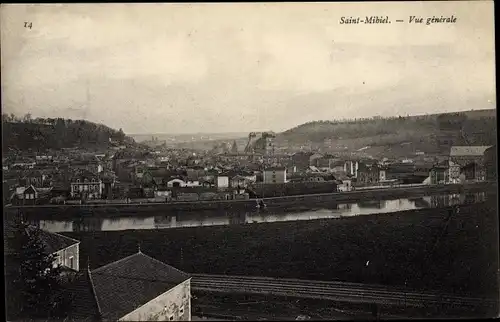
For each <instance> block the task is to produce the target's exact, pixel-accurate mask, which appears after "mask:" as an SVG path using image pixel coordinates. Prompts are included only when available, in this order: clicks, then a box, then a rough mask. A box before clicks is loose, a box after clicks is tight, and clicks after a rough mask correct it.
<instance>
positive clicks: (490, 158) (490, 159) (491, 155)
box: [483, 144, 498, 181]
mask: <svg viewBox="0 0 500 322" xmlns="http://www.w3.org/2000/svg"><path fill="white" fill-rule="evenodd" d="M483 162H484V167H485V168H486V169H485V170H486V180H487V181H497V180H498V174H497V162H498V158H497V146H496V144H495V145H494V146H492V147H490V148H488V149H486V151H484V161H483Z"/></svg>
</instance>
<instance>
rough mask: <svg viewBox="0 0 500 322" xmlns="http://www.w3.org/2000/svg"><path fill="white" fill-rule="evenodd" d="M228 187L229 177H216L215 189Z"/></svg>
mask: <svg viewBox="0 0 500 322" xmlns="http://www.w3.org/2000/svg"><path fill="white" fill-rule="evenodd" d="M227 187H229V177H226V176H218V177H217V188H227Z"/></svg>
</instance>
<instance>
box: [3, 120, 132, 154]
mask: <svg viewBox="0 0 500 322" xmlns="http://www.w3.org/2000/svg"><path fill="white" fill-rule="evenodd" d="M2 133H3V138H2V141H3V142H2V143H3V145H2V150H3V151H8V150H11V149H14V150H29V149H31V150H34V151H36V150H45V149H61V148H72V147H79V148H107V147H110V146H113V145H118V144H135V141H134V140H133V139H131V138H129V137H127V136H126V135H125V134H124V133H123V131H122V130H121V129H120V130H119V131H117V130H114V129H111V128H109V127H107V126H105V125H102V124H96V123H92V122H89V121H85V120H70V119H62V118H57V119H34V120H31V119H23V120H17V119H15V118H9V117H3V118H2Z"/></svg>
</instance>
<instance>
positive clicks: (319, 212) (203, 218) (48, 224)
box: [31, 192, 486, 232]
mask: <svg viewBox="0 0 500 322" xmlns="http://www.w3.org/2000/svg"><path fill="white" fill-rule="evenodd" d="M485 199H486V194H485V193H484V192H480V193H474V194H455V195H437V196H428V197H418V198H408V199H394V200H370V201H364V202H356V203H344V204H338V205H336V206H331V207H328V208H318V209H297V208H296V209H295V210H286V211H273V210H261V211H259V210H255V211H253V212H248V211H247V212H244V211H243V212H242V211H240V212H234V211H232V212H231V211H197V212H195V211H192V212H187V211H183V212H174V213H169V214H168V215H164V214H158V215H152V216H144V215H141V216H130V215H127V216H123V217H120V216H118V217H116V216H114V217H110V218H106V217H100V218H96V217H80V218H74V219H69V220H68V219H64V220H63V219H61V220H54V219H53V218H51V220H43V219H39V220H32V221H31V223H32V224H34V225H36V226H38V227H40V228H42V229H45V230H48V231H51V232H72V231H74V232H80V231H88V232H91V231H117V230H118V231H119V230H129V229H169V228H180V227H198V226H217V225H238V224H250V223H263V222H275V221H296V220H312V219H326V218H340V217H349V216H360V215H369V214H377V213H390V212H396V211H402V210H412V209H422V208H437V207H445V206H451V205H459V204H470V203H477V202H482V201H485Z"/></svg>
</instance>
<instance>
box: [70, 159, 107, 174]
mask: <svg viewBox="0 0 500 322" xmlns="http://www.w3.org/2000/svg"><path fill="white" fill-rule="evenodd" d="M70 167H71V168H72V169H73V170H85V171H89V172H92V173H95V174H98V173H101V172H102V171H103V167H102V164H101V163H100V162H99V161H97V160H80V161H73V162H71V164H70Z"/></svg>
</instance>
